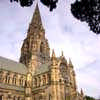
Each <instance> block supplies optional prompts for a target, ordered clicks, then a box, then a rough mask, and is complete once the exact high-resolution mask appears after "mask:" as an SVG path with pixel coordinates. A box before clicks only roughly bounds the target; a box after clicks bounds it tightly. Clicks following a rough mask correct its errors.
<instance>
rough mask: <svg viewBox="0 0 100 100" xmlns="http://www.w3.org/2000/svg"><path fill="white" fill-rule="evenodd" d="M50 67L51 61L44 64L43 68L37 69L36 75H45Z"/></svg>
mask: <svg viewBox="0 0 100 100" xmlns="http://www.w3.org/2000/svg"><path fill="white" fill-rule="evenodd" d="M50 65H51V61H49V62H48V63H45V64H42V65H41V66H39V67H38V68H37V69H36V71H35V73H34V75H39V74H43V73H45V72H48V71H49V67H50Z"/></svg>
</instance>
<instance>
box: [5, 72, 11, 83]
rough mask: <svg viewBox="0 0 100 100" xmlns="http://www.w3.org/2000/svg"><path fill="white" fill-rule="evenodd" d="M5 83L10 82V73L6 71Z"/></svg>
mask: <svg viewBox="0 0 100 100" xmlns="http://www.w3.org/2000/svg"><path fill="white" fill-rule="evenodd" d="M5 82H6V83H7V84H9V83H10V74H9V73H7V74H6V81H5Z"/></svg>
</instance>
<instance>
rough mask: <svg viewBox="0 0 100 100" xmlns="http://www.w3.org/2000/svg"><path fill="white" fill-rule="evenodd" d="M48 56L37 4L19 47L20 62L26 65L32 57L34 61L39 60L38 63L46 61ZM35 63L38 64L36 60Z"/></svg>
mask: <svg viewBox="0 0 100 100" xmlns="http://www.w3.org/2000/svg"><path fill="white" fill-rule="evenodd" d="M49 58H50V48H49V44H48V40H47V39H46V38H45V31H44V29H43V26H42V20H41V16H40V12H39V7H38V4H37V5H36V8H35V12H34V14H33V17H32V20H31V23H30V25H29V29H28V32H27V37H26V39H25V40H24V43H23V45H22V48H21V57H20V62H21V63H23V64H25V65H26V66H28V65H29V64H28V63H29V62H31V61H32V59H34V61H39V63H40V62H44V61H48V60H49ZM36 63H37V64H38V62H36ZM34 65H35V64H34ZM34 68H35V67H34Z"/></svg>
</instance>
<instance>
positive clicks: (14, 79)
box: [13, 75, 17, 85]
mask: <svg viewBox="0 0 100 100" xmlns="http://www.w3.org/2000/svg"><path fill="white" fill-rule="evenodd" d="M16 80H17V77H16V75H14V76H13V84H14V85H16V82H17V81H16Z"/></svg>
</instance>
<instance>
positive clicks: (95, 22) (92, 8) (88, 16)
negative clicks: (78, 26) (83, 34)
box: [71, 0, 100, 34]
mask: <svg viewBox="0 0 100 100" xmlns="http://www.w3.org/2000/svg"><path fill="white" fill-rule="evenodd" d="M71 12H72V14H73V16H74V17H75V18H77V19H78V20H80V21H82V22H83V21H85V22H87V23H88V26H89V27H90V30H92V31H93V32H94V33H96V34H100V0H80V1H78V0H76V2H74V3H73V4H71Z"/></svg>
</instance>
